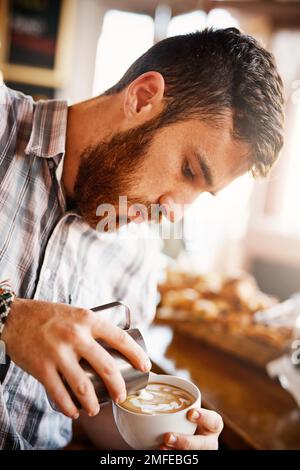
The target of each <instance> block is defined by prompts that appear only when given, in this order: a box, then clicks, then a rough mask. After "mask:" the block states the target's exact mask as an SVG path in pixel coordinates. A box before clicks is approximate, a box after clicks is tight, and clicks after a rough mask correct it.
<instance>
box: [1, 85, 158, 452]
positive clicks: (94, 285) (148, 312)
mask: <svg viewBox="0 0 300 470" xmlns="http://www.w3.org/2000/svg"><path fill="white" fill-rule="evenodd" d="M0 107H1V114H0V280H1V279H7V278H9V279H10V280H11V282H12V285H13V288H14V291H15V293H16V295H17V296H19V297H21V298H30V299H40V300H46V301H49V302H64V303H70V304H74V305H77V306H81V307H86V308H91V307H93V306H96V305H100V304H103V303H106V302H110V301H112V300H116V299H122V300H124V301H125V302H126V303H128V305H129V306H130V307H131V311H132V314H133V318H132V324H133V325H134V326H136V325H139V327H142V328H143V325H147V324H149V323H150V322H151V320H152V318H153V316H154V311H155V300H156V295H155V292H156V273H157V270H156V269H154V260H155V259H156V258H157V257H156V255H157V244H153V240H151V242H150V239H149V237H148V238H147V237H142V236H138V237H137V236H134V235H132V236H130V234H128V233H127V234H126V235H124V234H123V233H122V230H121V231H120V232H119V233H118V234H115V235H107V234H102V235H101V234H99V233H97V232H96V231H94V230H92V229H91V228H90V227H89V226H88V225H87V224H86V223H85V222H84V221H83V220H82V219H81V218H80V217H79V216H78V215H77V214H76V213H74V212H67V211H66V202H65V197H64V192H63V188H62V186H61V184H60V178H59V174H60V173H61V166H62V161H63V155H64V151H65V134H66V122H67V103H66V102H65V101H58V100H51V101H39V102H34V101H33V100H32V98H30V97H28V96H25V95H23V94H22V93H19V92H15V91H12V90H10V89H8V88H7V87H6V86H5V85H2V86H0ZM143 225H144V224H143ZM137 230H138V229H137ZM151 247H152V248H151ZM104 314H105V315H106V313H104V312H103V315H104ZM24 322H26V318H24ZM37 333H38V332H37ZM20 341H22V338H20ZM1 367H2V368H3V367H4V366H1V365H0V368H1ZM2 375H4V377H2V383H1V384H0V448H2V449H32V448H34V449H53V448H60V447H63V446H65V445H66V444H67V443H68V442H69V440H70V439H71V420H70V419H69V418H66V417H65V416H64V415H63V414H61V413H58V412H55V411H54V410H53V409H52V408H51V407H50V405H49V402H48V399H47V395H46V392H45V389H44V388H43V386H42V385H41V384H40V383H39V382H38V381H37V380H35V379H34V378H33V377H32V376H31V375H29V374H27V373H26V372H24V371H23V370H22V369H20V368H19V367H18V366H17V365H16V364H14V363H13V361H10V362H9V364H8V368H7V367H6V371H5V374H2Z"/></svg>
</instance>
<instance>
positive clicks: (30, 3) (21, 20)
mask: <svg viewBox="0 0 300 470" xmlns="http://www.w3.org/2000/svg"><path fill="white" fill-rule="evenodd" d="M61 4H62V2H61V0H11V1H10V15H9V16H10V47H9V54H8V62H9V63H13V64H19V65H27V66H35V67H45V68H47V69H53V68H54V62H55V52H56V45H57V35H58V27H59V17H60V10H61Z"/></svg>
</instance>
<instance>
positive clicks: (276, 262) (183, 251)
mask: <svg viewBox="0 0 300 470" xmlns="http://www.w3.org/2000/svg"><path fill="white" fill-rule="evenodd" d="M206 26H213V27H217V28H219V27H221V28H223V27H229V26H237V27H238V28H241V29H242V30H243V31H244V32H247V33H249V34H252V35H254V36H255V37H256V38H258V39H259V40H260V41H261V42H262V43H263V44H264V45H265V46H266V47H267V48H268V49H269V50H271V51H273V53H274V54H275V56H276V59H277V63H278V66H279V69H280V72H281V74H282V77H283V79H284V82H285V89H286V96H287V109H286V111H287V118H286V138H285V146H284V149H283V151H282V156H281V160H280V162H279V164H278V165H277V166H276V168H275V169H274V171H273V172H272V174H271V176H270V178H269V179H268V180H266V181H263V180H259V181H253V180H252V179H251V177H249V176H244V177H242V178H240V179H239V180H237V181H236V182H234V183H233V184H232V185H231V186H230V187H228V188H227V189H225V190H224V191H223V192H222V193H220V194H219V195H218V196H217V197H216V198H212V197H211V196H209V195H206V194H205V195H203V196H201V198H199V200H198V201H197V202H196V204H195V206H194V207H193V209H191V210H190V211H189V212H188V214H187V217H186V219H185V224H184V240H183V241H182V240H173V241H172V240H171V241H170V240H166V241H165V251H166V252H167V253H168V254H169V255H170V256H172V257H177V259H178V260H179V263H180V265H182V266H183V267H184V268H188V269H193V270H197V271H200V272H207V271H215V270H217V271H222V272H225V273H231V272H234V271H236V270H239V269H246V270H247V271H249V272H251V273H253V274H254V276H255V277H256V279H257V281H258V283H259V285H260V287H261V288H262V290H264V291H265V292H268V293H272V294H275V295H277V296H278V297H279V298H280V299H284V298H287V297H288V296H289V295H290V294H291V293H292V292H295V291H296V290H298V289H299V280H300V184H299V177H300V2H299V1H297V0H294V1H284V0H281V1H275V0H264V1H259V0H257V1H251V0H250V1H249V0H236V1H235V0H231V1H227V0H225V1H222V0H219V1H205V0H202V1H201V0H184V1H182V0H166V1H158V0H124V1H122V0H110V1H105V0H51V1H50V0H1V2H0V34H1V38H0V39H1V49H0V69H1V71H2V74H3V77H4V80H5V82H6V84H7V85H8V86H11V87H12V88H15V89H18V90H21V91H23V92H25V93H27V94H31V95H33V96H34V97H35V98H67V99H68V100H69V102H70V103H73V102H76V101H80V100H82V99H85V98H88V97H91V96H93V95H96V94H99V93H101V92H103V91H104V90H105V89H107V88H108V87H110V86H111V85H113V84H114V83H115V82H116V81H117V80H118V79H119V78H120V77H121V75H122V74H123V73H124V72H125V70H126V69H127V68H128V66H129V65H130V64H131V63H132V62H133V61H134V60H135V59H136V58H137V57H138V56H140V55H141V54H142V53H143V52H144V51H146V50H147V49H148V48H149V47H150V46H151V45H152V44H153V43H155V42H156V41H159V40H161V39H163V38H165V37H167V36H172V35H176V34H181V33H187V32H191V31H195V30H196V29H201V28H204V27H206Z"/></svg>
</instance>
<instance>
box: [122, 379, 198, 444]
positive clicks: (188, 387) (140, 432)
mask: <svg viewBox="0 0 300 470" xmlns="http://www.w3.org/2000/svg"><path fill="white" fill-rule="evenodd" d="M150 382H159V383H163V384H166V385H174V386H176V387H180V388H182V389H183V390H185V391H187V392H189V393H190V394H191V395H192V396H193V397H195V401H194V402H193V403H192V404H191V405H190V406H188V407H187V408H185V409H183V410H180V411H176V412H172V413H161V414H153V415H148V414H142V413H136V412H134V411H130V410H127V409H125V408H122V406H121V405H118V404H117V403H114V402H113V415H114V419H115V422H116V425H117V428H118V430H119V433H120V434H121V436H122V438H123V439H124V440H125V441H126V442H127V444H128V445H129V446H131V447H132V448H133V449H143V450H147V449H148V450H149V449H157V448H158V446H159V445H160V444H162V442H163V435H164V434H165V433H166V432H176V433H182V434H194V432H195V431H196V428H197V424H196V423H192V422H191V421H189V420H188V419H187V413H188V411H189V410H190V409H191V408H200V406H201V393H200V390H199V389H198V388H197V387H196V385H194V384H193V383H192V382H190V381H188V380H186V379H182V378H181V377H175V376H173V375H159V374H154V373H153V372H150V377H149V383H150Z"/></svg>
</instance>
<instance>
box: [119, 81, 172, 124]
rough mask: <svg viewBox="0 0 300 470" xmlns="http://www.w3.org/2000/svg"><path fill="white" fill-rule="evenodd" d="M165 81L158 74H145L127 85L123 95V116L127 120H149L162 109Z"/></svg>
mask: <svg viewBox="0 0 300 470" xmlns="http://www.w3.org/2000/svg"><path fill="white" fill-rule="evenodd" d="M164 91H165V81H164V78H163V76H162V75H161V74H160V73H159V72H146V73H143V74H142V75H140V76H139V77H138V78H136V79H135V80H134V81H133V82H131V83H130V85H128V87H127V89H126V90H125V95H124V114H125V116H126V118H128V119H130V120H131V119H132V118H133V119H135V118H137V119H138V120H144V119H145V118H149V119H151V118H152V117H154V116H155V115H156V114H158V113H159V112H160V111H161V110H162V107H163V96H164Z"/></svg>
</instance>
